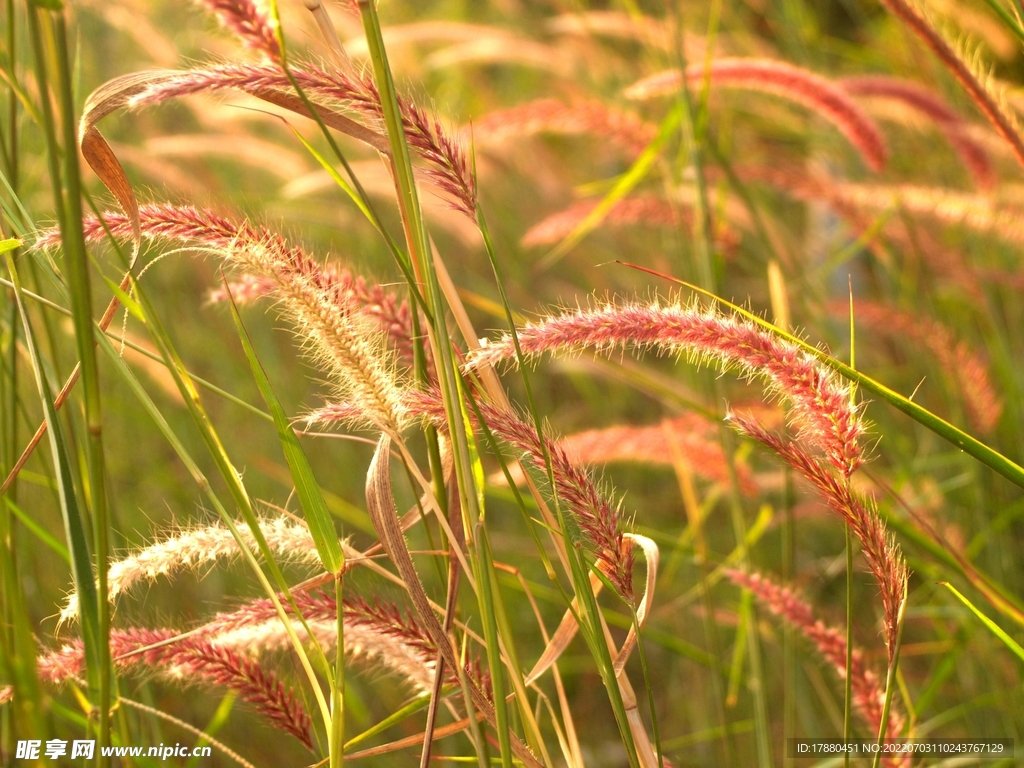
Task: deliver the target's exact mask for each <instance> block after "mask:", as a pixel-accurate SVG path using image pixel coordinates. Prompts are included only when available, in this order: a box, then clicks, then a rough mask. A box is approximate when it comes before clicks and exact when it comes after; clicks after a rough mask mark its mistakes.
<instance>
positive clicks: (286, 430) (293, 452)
mask: <svg viewBox="0 0 1024 768" xmlns="http://www.w3.org/2000/svg"><path fill="white" fill-rule="evenodd" d="M225 285H226V283H225ZM229 304H230V307H231V318H232V319H233V320H234V321H235V328H236V329H237V330H238V338H239V339H240V340H241V342H242V347H243V348H244V349H245V356H246V358H247V359H248V361H249V366H250V367H251V368H252V375H253V378H254V379H255V380H256V386H257V387H259V390H260V394H261V395H262V396H263V401H264V402H265V403H266V404H267V408H269V409H270V415H271V416H273V417H274V425H275V426H276V427H277V437H278V439H279V440H280V441H281V450H282V451H283V452H284V457H285V460H286V461H287V462H288V468H289V469H290V470H291V472H292V480H294V481H295V493H296V495H298V497H299V503H300V504H301V505H302V511H303V512H304V513H305V516H306V522H307V523H308V524H309V532H310V535H311V536H312V537H313V543H314V544H316V551H317V554H319V555H320V561H321V562H322V563H323V564H324V567H325V568H326V569H327V570H328V571H329V572H330V573H333V574H334V575H338V574H339V573H341V569H342V567H343V566H344V565H345V555H344V553H343V552H342V551H341V544H339V543H338V533H337V531H336V530H335V529H334V521H333V520H332V519H331V513H330V512H329V511H328V509H327V502H326V501H324V495H323V493H321V491H320V485H319V483H317V481H316V477H315V476H314V475H313V468H312V467H311V466H310V465H309V459H307V458H306V454H305V452H304V451H303V450H302V446H300V445H299V440H298V438H297V437H296V436H295V431H294V430H293V429H292V425H291V423H289V421H288V417H287V416H286V415H285V412H284V408H282V407H281V401H280V400H278V399H277V396H276V395H275V394H274V390H273V387H271V384H270V379H268V378H267V372H266V371H265V370H264V369H263V365H262V364H261V363H260V361H259V358H258V357H257V356H256V350H255V349H253V346H252V340H251V339H250V338H249V334H248V332H247V331H246V330H245V326H244V325H242V318H241V316H240V315H239V314H238V307H237V306H235V302H234V300H231V301H229Z"/></svg>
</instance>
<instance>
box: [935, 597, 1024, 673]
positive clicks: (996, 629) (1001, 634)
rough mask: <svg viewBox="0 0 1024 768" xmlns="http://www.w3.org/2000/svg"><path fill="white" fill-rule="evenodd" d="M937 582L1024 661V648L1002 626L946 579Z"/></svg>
mask: <svg viewBox="0 0 1024 768" xmlns="http://www.w3.org/2000/svg"><path fill="white" fill-rule="evenodd" d="M939 583H940V584H941V585H942V586H944V587H945V588H946V589H948V590H949V591H950V592H952V593H953V594H954V595H955V596H956V598H957V600H959V601H960V602H961V603H963V604H964V605H966V606H967V607H968V608H970V609H971V612H972V613H973V614H974V615H975V616H977V617H978V618H979V619H981V623H982V624H984V625H985V627H986V628H987V629H988V631H989V632H991V633H992V634H993V635H995V636H996V637H998V638H999V640H1000V641H1002V643H1003V645H1005V646H1006V647H1007V648H1009V649H1010V650H1011V651H1013V653H1014V654H1015V655H1016V656H1017V658H1018V659H1020V660H1021V661H1024V648H1022V647H1021V646H1020V644H1019V643H1017V641H1016V640H1014V639H1013V638H1012V637H1010V636H1009V635H1008V634H1006V632H1005V631H1004V630H1003V629H1002V627H1000V626H999V625H998V624H996V623H995V622H994V621H992V619H990V618H989V617H988V616H986V615H985V614H984V613H982V612H981V611H980V610H978V607H977V606H976V605H975V604H974V603H972V602H971V601H970V600H968V599H967V598H966V597H964V596H963V595H962V594H960V592H958V591H957V589H956V587H954V586H953V585H952V584H950V583H949V582H948V581H940V582H939Z"/></svg>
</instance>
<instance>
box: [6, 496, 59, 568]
mask: <svg viewBox="0 0 1024 768" xmlns="http://www.w3.org/2000/svg"><path fill="white" fill-rule="evenodd" d="M4 503H6V504H7V508H8V509H9V510H11V512H12V513H13V514H14V516H15V517H17V518H18V520H20V521H21V524H22V525H24V526H25V527H26V528H27V529H28V530H29V531H30V532H31V533H32V535H33V536H35V537H36V538H37V539H39V541H41V542H42V543H43V544H44V545H46V546H47V547H48V548H49V549H51V550H53V551H54V552H56V553H57V554H58V555H59V556H60V559H61V560H63V561H64V562H65V563H67V564H68V565H71V555H70V554H68V548H67V547H66V546H65V545H64V544H62V543H61V542H60V541H58V540H57V538H56V537H55V536H54V535H53V534H51V533H50V532H49V531H48V530H46V529H45V528H43V526H41V525H40V524H39V523H37V522H36V521H35V520H33V519H32V516H31V515H29V514H28V513H27V512H25V510H23V509H22V508H21V507H19V506H18V505H17V504H15V503H14V502H13V501H11V500H10V499H8V498H5V499H4Z"/></svg>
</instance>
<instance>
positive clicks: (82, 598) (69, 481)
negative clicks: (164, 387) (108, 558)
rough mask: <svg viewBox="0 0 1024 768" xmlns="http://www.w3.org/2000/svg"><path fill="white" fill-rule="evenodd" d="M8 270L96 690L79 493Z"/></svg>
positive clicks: (95, 637)
mask: <svg viewBox="0 0 1024 768" xmlns="http://www.w3.org/2000/svg"><path fill="white" fill-rule="evenodd" d="M6 259H7V270H8V272H10V275H11V281H12V282H13V283H14V286H15V287H14V297H15V302H17V305H18V312H19V315H20V316H21V322H22V328H23V330H24V333H25V346H26V348H27V349H28V353H29V358H30V360H31V363H32V371H33V373H34V375H35V379H36V388H37V389H38V391H39V399H40V401H41V403H42V406H43V412H44V413H45V415H46V424H47V435H48V437H49V442H50V451H51V460H52V461H53V468H54V474H55V475H56V478H57V492H58V497H59V499H60V507H61V516H62V517H63V519H64V533H65V536H66V538H67V545H68V552H69V554H70V556H71V566H72V568H71V570H72V576H73V578H74V582H75V590H76V591H77V592H78V595H79V605H80V607H81V617H82V639H83V641H84V643H85V655H86V662H87V665H88V677H89V681H90V685H92V686H95V687H96V688H98V687H99V679H98V676H99V670H100V664H101V662H100V658H101V655H100V649H99V648H98V646H99V644H100V643H101V642H102V639H101V636H100V626H99V618H98V616H99V611H98V608H97V597H96V582H95V577H94V575H93V570H92V556H91V553H90V552H89V545H88V542H87V539H86V535H85V524H84V522H83V520H82V514H81V511H80V507H79V503H78V494H77V491H76V489H75V483H74V474H73V473H74V467H73V465H72V464H71V462H70V460H69V457H68V450H67V445H66V443H65V438H64V427H63V425H62V424H61V422H60V421H59V420H58V419H57V411H56V409H55V408H54V407H53V397H52V395H51V394H50V391H49V387H48V385H47V383H46V379H45V376H44V375H43V369H42V362H41V360H40V357H39V349H38V347H37V345H36V341H35V335H34V333H33V332H32V326H31V323H30V322H29V318H28V313H27V311H26V309H25V303H24V301H23V299H22V295H21V279H20V277H19V276H18V271H17V268H16V267H15V264H14V259H13V258H12V256H11V254H10V252H8V253H7V255H6Z"/></svg>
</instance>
